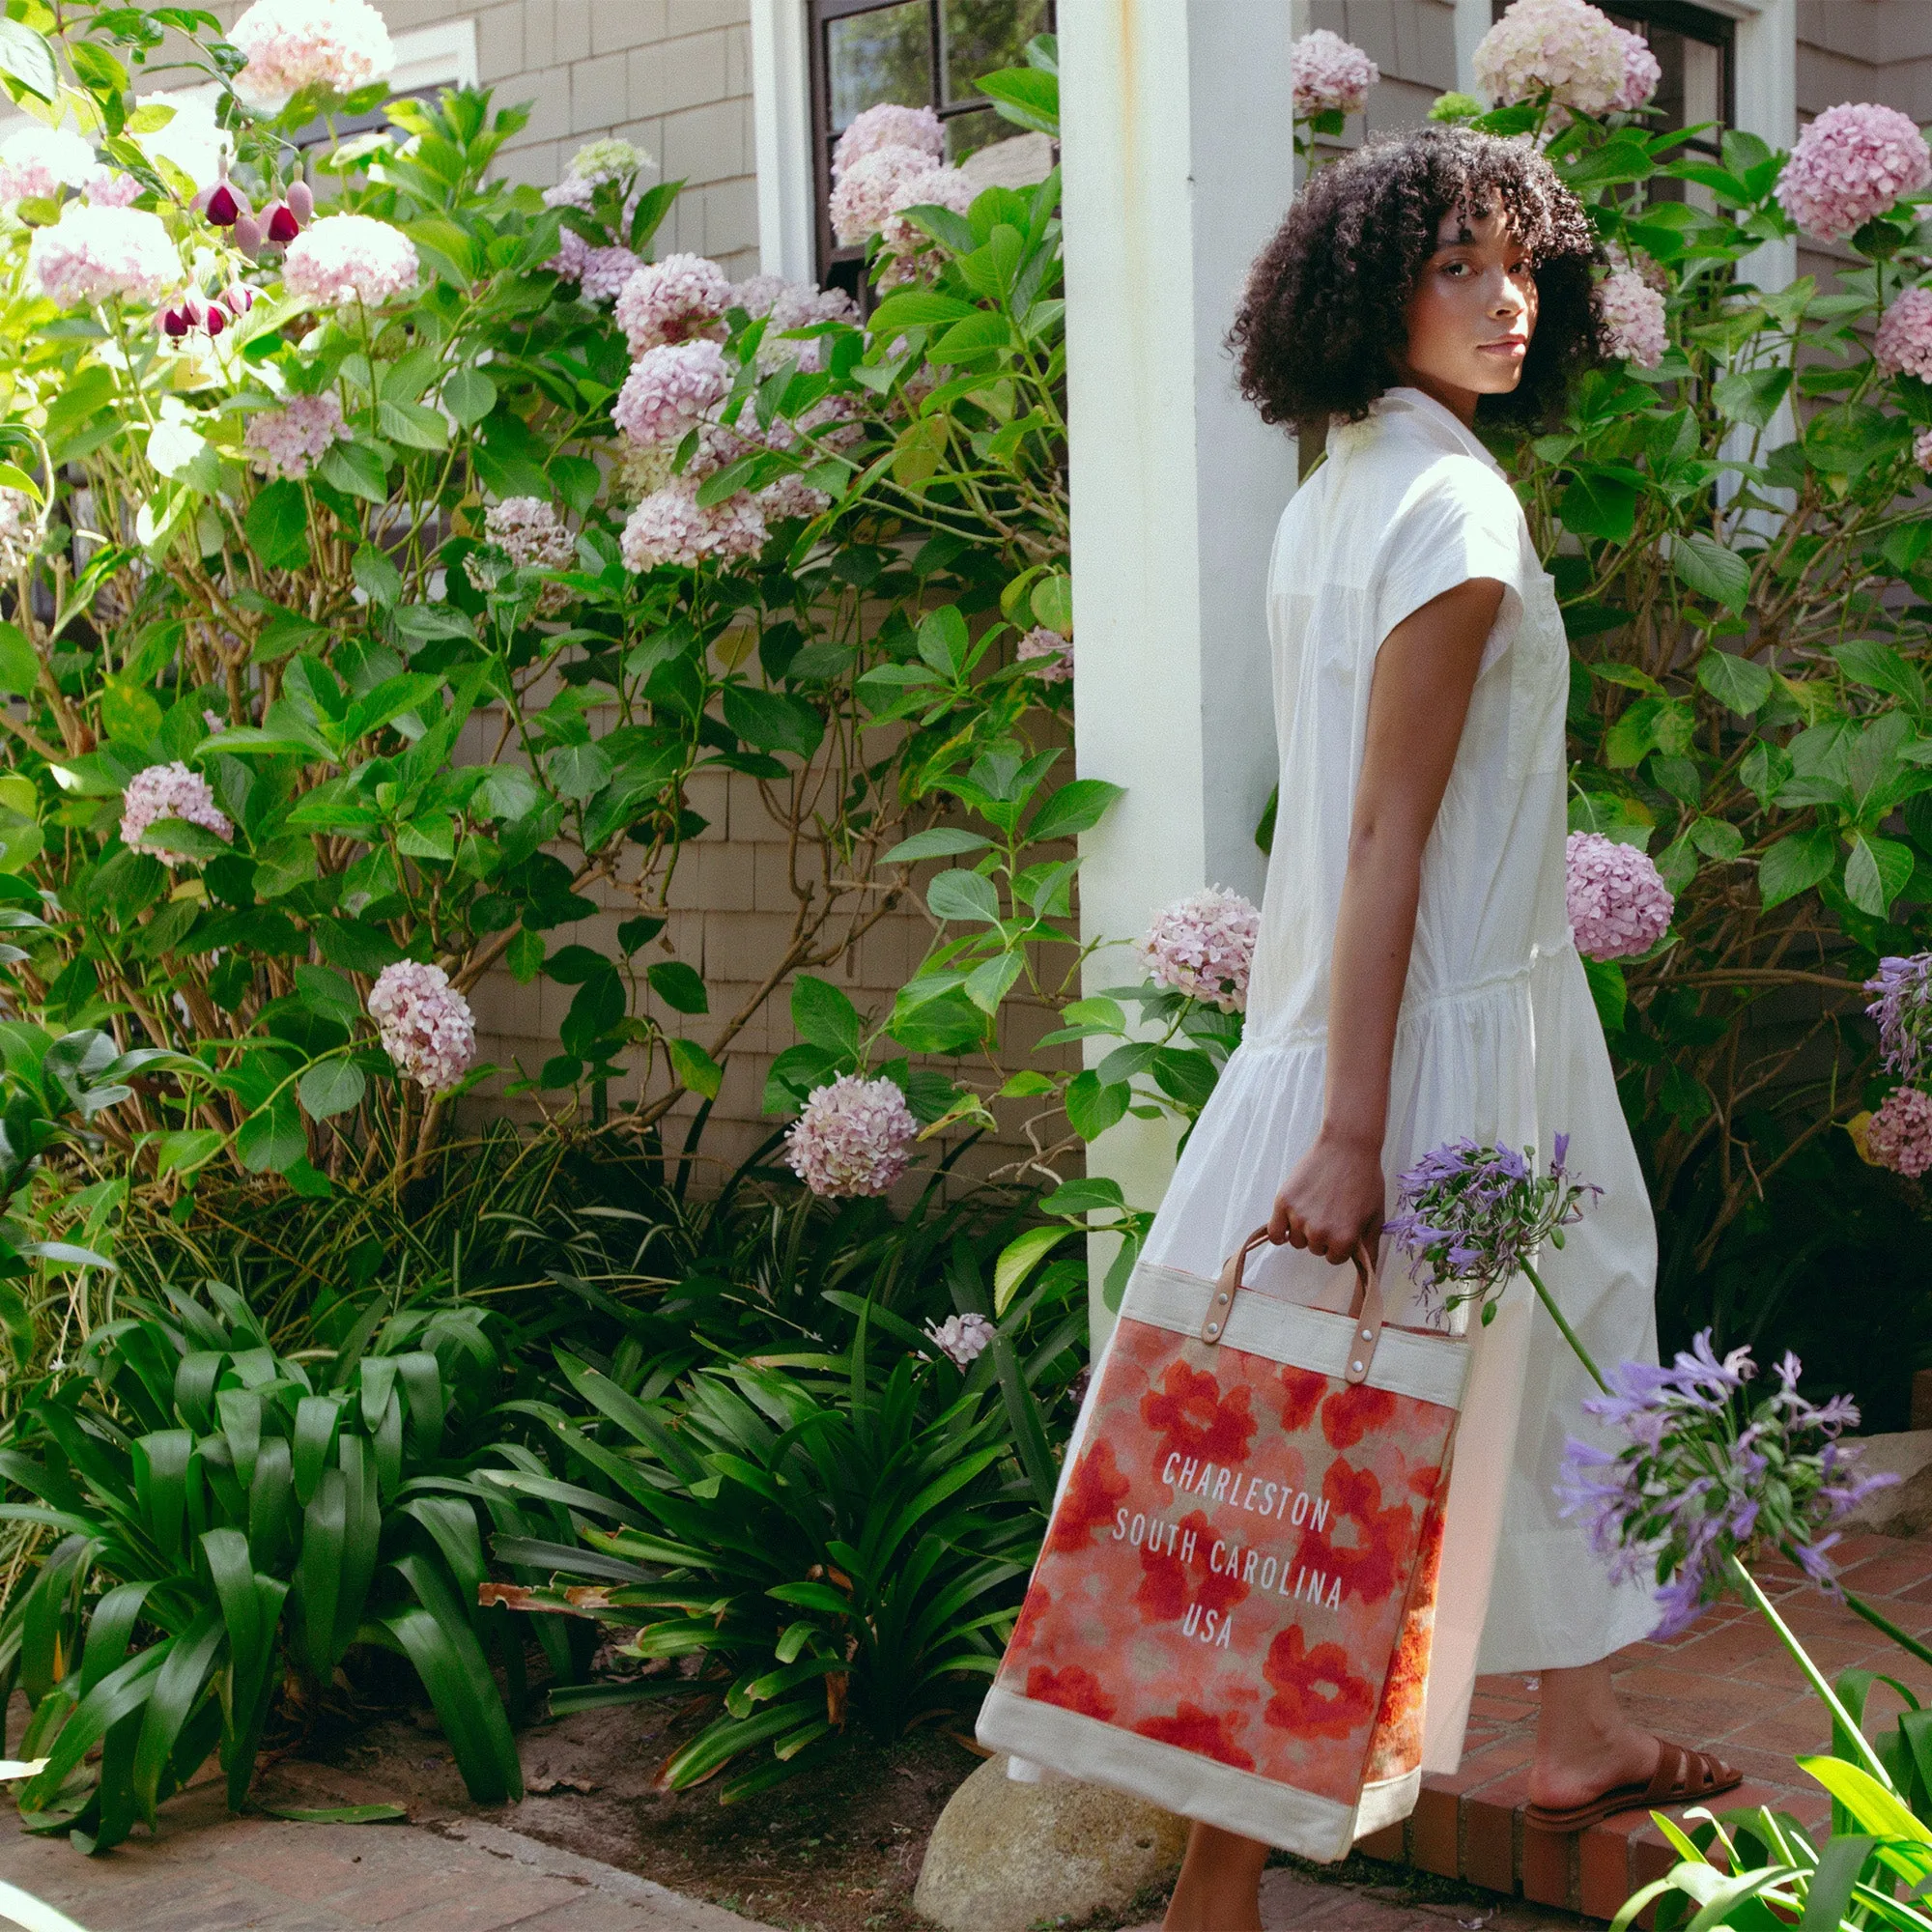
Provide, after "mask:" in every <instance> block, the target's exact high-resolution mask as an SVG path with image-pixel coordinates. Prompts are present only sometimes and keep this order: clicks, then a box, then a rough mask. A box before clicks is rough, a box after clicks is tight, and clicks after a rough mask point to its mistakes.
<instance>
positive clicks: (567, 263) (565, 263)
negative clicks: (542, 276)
mask: <svg viewBox="0 0 1932 1932" xmlns="http://www.w3.org/2000/svg"><path fill="white" fill-rule="evenodd" d="M589 263H590V243H589V242H588V241H585V240H584V239H583V237H582V236H581V235H580V234H579V233H578V232H577V230H576V229H574V228H566V229H564V230H562V231H561V233H559V234H558V236H557V238H556V253H555V254H554V255H553V256H552V257H551V258H550V260H549V261H548V262H546V263H545V264H544V267H545V268H546V269H548V270H550V271H551V273H552V274H554V276H555V277H556V278H557V280H558V281H560V282H577V281H582V279H583V270H585V269H586V268H587V267H588V266H589Z"/></svg>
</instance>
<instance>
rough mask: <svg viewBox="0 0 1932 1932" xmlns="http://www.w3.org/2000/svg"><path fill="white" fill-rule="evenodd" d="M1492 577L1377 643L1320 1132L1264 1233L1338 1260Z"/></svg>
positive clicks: (1377, 1146)
mask: <svg viewBox="0 0 1932 1932" xmlns="http://www.w3.org/2000/svg"><path fill="white" fill-rule="evenodd" d="M1502 596H1503V586H1502V585H1501V584H1500V583H1498V582H1496V581H1495V580H1494V579H1493V578H1487V577H1479V578H1472V579H1471V580H1470V581H1469V582H1466V583H1460V584H1458V585H1457V586H1456V588H1455V589H1454V590H1445V591H1444V592H1443V593H1442V595H1441V596H1440V597H1437V598H1435V599H1434V600H1433V601H1432V602H1430V603H1428V604H1425V605H1424V606H1423V607H1422V609H1421V610H1419V611H1415V612H1414V613H1413V614H1412V615H1410V616H1408V617H1406V618H1404V620H1403V621H1402V622H1401V623H1400V624H1398V625H1397V626H1396V627H1395V629H1394V630H1393V631H1391V632H1390V633H1389V635H1388V636H1387V638H1386V639H1383V641H1382V647H1381V650H1380V653H1379V654H1378V658H1377V662H1376V671H1375V681H1374V683H1373V684H1372V685H1371V687H1370V690H1369V721H1368V735H1367V740H1366V743H1365V744H1364V747H1363V753H1362V774H1361V779H1360V781H1359V783H1358V784H1357V787H1356V791H1355V812H1354V820H1353V823H1352V824H1351V825H1350V828H1349V870H1348V875H1347V877H1346V878H1345V880H1344V881H1343V885H1342V909H1341V916H1340V918H1339V919H1338V921H1337V923H1336V926H1335V956H1334V964H1333V969H1332V973H1331V980H1330V986H1329V993H1328V1067H1327V1089H1326V1094H1325V1098H1324V1102H1323V1108H1322V1121H1321V1133H1320V1134H1319V1135H1318V1136H1317V1138H1316V1142H1315V1145H1314V1146H1313V1147H1312V1148H1310V1149H1309V1151H1307V1153H1305V1154H1304V1155H1303V1156H1302V1157H1301V1159H1300V1160H1299V1161H1298V1162H1296V1164H1295V1168H1294V1172H1293V1174H1291V1175H1290V1176H1289V1177H1288V1179H1287V1181H1286V1182H1285V1183H1284V1184H1283V1186H1282V1190H1281V1192H1280V1193H1279V1194H1278V1195H1277V1196H1276V1197H1275V1204H1274V1213H1273V1216H1272V1217H1271V1218H1270V1220H1269V1222H1268V1234H1269V1236H1270V1237H1271V1238H1272V1239H1273V1240H1275V1241H1293V1243H1294V1245H1295V1246H1296V1247H1297V1248H1307V1249H1309V1250H1311V1251H1312V1252H1313V1253H1315V1254H1318V1255H1325V1256H1326V1257H1327V1258H1328V1259H1329V1260H1330V1261H1331V1262H1336V1263H1341V1262H1345V1261H1347V1260H1348V1259H1349V1257H1350V1255H1351V1254H1353V1253H1354V1250H1355V1246H1356V1244H1357V1242H1359V1241H1363V1240H1369V1239H1373V1237H1374V1236H1375V1232H1376V1230H1377V1228H1378V1226H1379V1224H1380V1221H1381V1216H1382V1203H1383V1184H1382V1140H1383V1137H1384V1135H1385V1134H1386V1132H1387V1128H1388V1107H1389V1066H1390V1063H1391V1062H1392V1060H1393V1058H1394V1055H1395V1024H1396V1015H1397V1013H1398V1012H1399V1011H1400V1009H1401V1007H1402V994H1403V987H1404V985H1405V984H1406V981H1407V979H1408V955H1409V949H1410V947H1411V945H1412V944H1413V943H1414V939H1415V908H1416V902H1417V900H1418V898H1419V897H1420V895H1421V891H1422V848H1423V846H1424V845H1426V844H1427V843H1428V842H1429V834H1430V831H1431V829H1432V827H1434V825H1435V813H1436V810H1437V809H1438V808H1439V807H1440V806H1441V803H1442V794H1443V792H1444V790H1445V789H1447V787H1448V783H1449V772H1450V768H1451V767H1452V766H1453V765H1454V764H1455V762H1456V747H1457V745H1458V743H1459V742H1460V741H1461V739H1462V736H1463V719H1464V718H1465V717H1466V716H1467V714H1468V710H1469V694H1470V692H1471V691H1472V690H1473V689H1474V688H1475V683H1476V672H1477V669H1478V668H1479V667H1480V665H1481V663H1482V656H1483V645H1484V643H1485V642H1486V641H1487V640H1488V639H1489V635H1490V632H1491V630H1492V627H1493V626H1494V624H1495V621H1496V611H1497V610H1498V609H1499V608H1500V606H1501V604H1502Z"/></svg>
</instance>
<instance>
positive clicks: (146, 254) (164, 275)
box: [27, 201, 182, 308]
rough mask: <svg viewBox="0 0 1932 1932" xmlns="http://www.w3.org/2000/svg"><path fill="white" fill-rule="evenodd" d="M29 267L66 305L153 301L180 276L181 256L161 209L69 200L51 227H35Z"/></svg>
mask: <svg viewBox="0 0 1932 1932" xmlns="http://www.w3.org/2000/svg"><path fill="white" fill-rule="evenodd" d="M27 267H28V269H29V270H30V271H31V272H32V274H33V275H34V277H35V278H36V279H37V280H38V281H39V283H40V285H41V287H42V288H43V289H44V290H45V291H46V293H47V295H48V296H49V297H50V298H52V299H53V300H54V301H55V302H57V303H58V304H59V305H60V306H61V307H62V308H80V307H83V306H91V305H92V304H93V303H95V302H104V301H110V300H112V299H113V298H115V297H117V296H118V297H120V298H122V299H123V300H126V301H137V302H154V301H158V300H159V299H160V297H161V294H162V291H163V290H165V289H169V288H172V287H173V286H174V285H175V284H176V283H177V282H179V281H180V280H181V279H182V266H181V257H180V256H179V255H178V254H176V253H175V244H174V243H173V242H172V241H169V240H168V231H167V230H166V229H165V228H164V227H162V225H161V218H160V216H159V215H157V214H150V213H147V212H146V211H145V210H144V209H139V208H90V207H89V206H88V205H87V204H86V203H85V202H80V201H71V202H69V203H68V205H67V206H66V207H65V208H64V209H62V210H61V218H60V219H59V220H58V221H57V222H55V223H54V225H53V226H52V227H51V228H37V229H35V230H34V239H33V240H32V241H30V242H28V244H27Z"/></svg>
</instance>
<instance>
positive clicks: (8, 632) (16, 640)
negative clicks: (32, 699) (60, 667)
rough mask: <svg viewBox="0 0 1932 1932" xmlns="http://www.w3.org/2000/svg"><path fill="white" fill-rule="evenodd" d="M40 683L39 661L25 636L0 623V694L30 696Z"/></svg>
mask: <svg viewBox="0 0 1932 1932" xmlns="http://www.w3.org/2000/svg"><path fill="white" fill-rule="evenodd" d="M40 681H41V661H40V659H39V658H38V657H37V656H36V655H35V654H34V647H33V645H32V644H30V643H29V642H28V641H27V639H26V637H25V635H24V634H23V633H22V632H21V631H20V629H19V628H18V627H17V626H16V625H14V624H7V623H0V692H5V693H6V694H8V695H9V696H14V697H26V696H31V695H32V694H33V692H34V691H35V690H36V689H37V688H38V686H39V684H40Z"/></svg>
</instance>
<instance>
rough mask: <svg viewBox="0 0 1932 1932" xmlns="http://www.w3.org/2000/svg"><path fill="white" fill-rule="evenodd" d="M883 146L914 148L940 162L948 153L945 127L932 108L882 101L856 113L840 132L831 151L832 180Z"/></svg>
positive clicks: (835, 179)
mask: <svg viewBox="0 0 1932 1932" xmlns="http://www.w3.org/2000/svg"><path fill="white" fill-rule="evenodd" d="M881 148H911V149H913V150H914V151H915V152H917V153H920V154H923V155H928V156H931V157H932V159H934V160H935V161H937V160H940V159H943V158H944V156H945V154H946V130H945V128H942V127H941V126H940V125H939V116H938V115H937V114H935V113H934V112H933V111H932V109H931V108H930V107H901V106H900V105H899V104H898V102H897V101H895V100H882V101H880V102H879V103H878V105H877V106H875V107H868V108H867V109H866V111H865V112H864V113H863V114H860V115H857V116H855V117H854V119H853V121H852V125H851V126H850V127H849V128H846V129H845V131H844V133H842V134H840V135H839V137H838V146H837V147H836V148H835V149H833V151H832V179H833V180H834V181H837V180H838V178H839V177H840V176H841V175H843V174H844V173H845V171H846V170H847V169H848V168H849V167H851V166H852V164H853V163H854V162H855V161H860V160H863V159H864V158H865V157H866V156H867V155H871V154H876V153H877V152H878V151H879V150H880V149H881Z"/></svg>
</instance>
